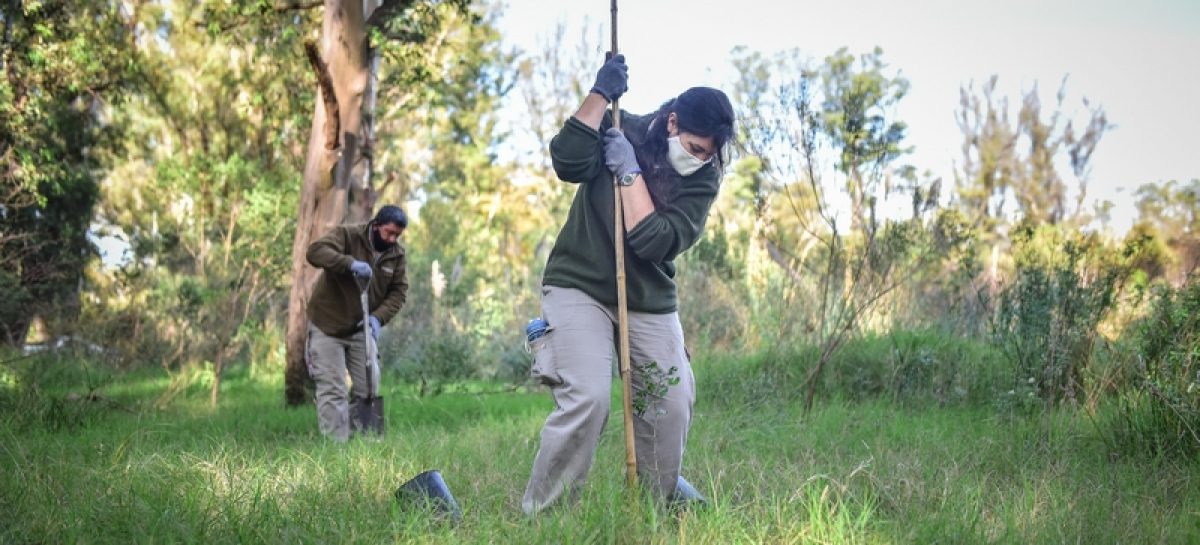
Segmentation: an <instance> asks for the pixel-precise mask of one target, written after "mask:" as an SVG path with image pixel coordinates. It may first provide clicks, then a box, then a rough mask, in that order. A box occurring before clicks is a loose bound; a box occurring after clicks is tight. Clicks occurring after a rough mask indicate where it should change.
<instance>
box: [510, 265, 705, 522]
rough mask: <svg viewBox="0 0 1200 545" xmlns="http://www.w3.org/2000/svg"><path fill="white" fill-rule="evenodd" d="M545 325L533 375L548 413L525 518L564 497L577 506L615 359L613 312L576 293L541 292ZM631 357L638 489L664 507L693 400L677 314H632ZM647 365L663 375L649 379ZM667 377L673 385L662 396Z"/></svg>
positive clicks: (600, 428)
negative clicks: (545, 392) (548, 399)
mask: <svg viewBox="0 0 1200 545" xmlns="http://www.w3.org/2000/svg"><path fill="white" fill-rule="evenodd" d="M542 316H543V317H544V318H545V319H546V321H547V322H549V324H550V328H551V330H550V331H549V332H548V333H547V334H546V335H545V336H543V337H541V338H539V339H537V340H535V341H534V342H533V343H532V344H531V346H530V349H531V351H532V352H533V360H534V361H533V367H532V369H531V372H530V374H531V375H532V376H533V377H534V378H536V379H538V380H540V381H542V383H544V384H546V385H548V386H550V388H551V392H552V393H553V395H554V403H555V409H554V412H552V413H550V416H549V417H548V418H546V423H545V425H544V427H543V428H542V437H541V446H540V447H539V448H538V452H537V456H536V457H535V458H534V460H533V470H532V472H531V475H530V477H529V484H528V485H527V486H526V488H525V496H524V498H523V499H522V500H521V508H522V509H523V510H524V511H525V513H526V514H529V515H533V514H535V513H537V512H538V511H541V510H542V509H544V508H546V507H548V506H550V505H551V504H553V503H554V502H556V501H557V500H559V499H560V498H562V496H563V495H564V494H565V495H567V496H568V501H570V500H574V499H575V498H576V497H577V495H578V492H579V490H580V489H581V488H582V487H583V484H584V482H585V481H586V478H587V474H588V470H589V469H590V468H591V466H592V461H593V458H594V456H595V453H596V446H597V444H598V442H599V440H600V434H601V432H603V431H604V426H605V424H606V423H607V422H608V414H609V405H610V400H611V399H612V398H611V393H612V386H613V380H614V379H613V372H612V369H613V363H612V362H613V354H614V353H615V351H616V350H615V348H614V347H615V342H614V341H615V339H616V328H617V316H616V309H615V308H612V307H607V306H604V305H601V304H600V303H597V302H596V300H594V299H592V298H591V297H589V296H587V295H586V294H584V293H583V292H582V291H580V290H576V289H571V288H560V287H555V286H543V287H542ZM629 354H630V367H631V369H632V373H631V377H632V390H633V400H634V402H635V404H636V403H639V400H640V402H641V404H643V405H644V407H643V409H644V410H642V412H641V414H640V415H639V414H638V412H639V411H638V408H637V407H635V409H634V417H633V424H634V426H633V427H634V448H635V450H636V451H637V467H638V479H639V481H640V482H641V483H642V484H643V485H646V486H649V487H650V488H651V490H653V491H654V492H655V493H656V494H657V495H658V496H660V497H664V498H665V497H667V496H668V495H670V494H671V493H672V492H674V490H675V483H676V480H677V479H678V477H679V469H680V465H681V464H682V461H683V450H684V445H685V444H686V443H687V434H688V427H689V426H690V425H691V420H692V403H693V402H694V401H695V397H696V392H695V383H694V381H693V378H692V369H691V365H690V364H689V363H688V355H687V352H686V351H685V350H684V344H683V328H682V327H681V325H680V323H679V314H678V313H671V314H646V313H640V312H630V313H629ZM650 362H654V363H655V364H657V368H658V369H659V370H661V372H654V371H653V370H651V371H647V370H646V369H645V368H646V366H647V364H649V363H650ZM672 368H674V369H675V371H674V372H673V373H667V372H668V371H669V370H670V369H672ZM670 377H677V378H678V379H679V381H678V384H675V385H670V386H666V388H665V392H664V391H663V388H662V386H665V385H666V383H667V381H668V379H669V378H670ZM660 394H661V395H660Z"/></svg>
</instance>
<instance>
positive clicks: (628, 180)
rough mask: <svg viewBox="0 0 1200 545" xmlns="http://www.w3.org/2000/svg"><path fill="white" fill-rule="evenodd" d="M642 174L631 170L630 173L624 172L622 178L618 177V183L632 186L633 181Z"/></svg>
mask: <svg viewBox="0 0 1200 545" xmlns="http://www.w3.org/2000/svg"><path fill="white" fill-rule="evenodd" d="M641 175H642V173H641V172H629V173H625V174H622V175H621V177H620V178H617V185H619V186H625V187H628V186H631V185H633V181H634V180H636V179H637V177H638V176H641Z"/></svg>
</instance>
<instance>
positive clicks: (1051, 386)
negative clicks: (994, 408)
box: [993, 225, 1126, 404]
mask: <svg viewBox="0 0 1200 545" xmlns="http://www.w3.org/2000/svg"><path fill="white" fill-rule="evenodd" d="M1012 251H1013V261H1014V268H1015V271H1014V273H1013V274H1014V278H1013V280H1012V284H1011V285H1009V286H1007V287H1006V288H1005V289H1004V291H1003V292H1002V293H1001V294H1000V300H999V306H998V308H997V311H996V319H995V322H994V324H993V335H994V336H995V339H996V341H997V343H998V344H999V345H1000V346H1001V347H1002V349H1003V350H1004V354H1005V356H1006V358H1007V359H1008V361H1009V365H1010V368H1011V370H1012V372H1013V379H1012V380H1013V382H1012V384H1013V391H1012V392H1010V394H1011V395H1017V396H1018V397H1020V396H1021V394H1022V393H1032V394H1033V397H1036V399H1037V400H1039V401H1041V402H1042V403H1046V404H1053V403H1057V402H1060V401H1064V400H1069V401H1075V402H1078V401H1080V395H1081V394H1082V393H1083V389H1082V386H1083V377H1082V373H1083V370H1084V369H1086V368H1087V366H1088V364H1089V362H1090V360H1091V358H1092V354H1093V348H1094V345H1095V343H1096V340H1097V337H1098V335H1099V333H1098V331H1097V327H1098V326H1099V324H1100V323H1101V321H1102V320H1104V318H1105V317H1106V316H1107V315H1108V314H1109V313H1110V312H1111V311H1112V310H1113V308H1114V306H1115V304H1116V301H1117V297H1116V296H1117V294H1118V292H1119V290H1120V288H1121V286H1122V285H1123V283H1124V280H1125V277H1126V273H1125V268H1124V265H1123V263H1122V262H1121V261H1120V257H1119V254H1118V253H1116V252H1113V251H1112V249H1111V248H1109V247H1107V246H1106V245H1105V244H1104V243H1103V242H1102V241H1101V240H1100V239H1099V238H1098V237H1097V236H1095V235H1081V234H1078V233H1075V232H1071V231H1067V230H1064V229H1062V228H1059V227H1055V226H1050V225H1043V226H1032V225H1025V226H1022V227H1021V228H1019V229H1018V230H1017V231H1016V233H1015V234H1014V241H1013V250H1012ZM1026 397H1028V396H1026Z"/></svg>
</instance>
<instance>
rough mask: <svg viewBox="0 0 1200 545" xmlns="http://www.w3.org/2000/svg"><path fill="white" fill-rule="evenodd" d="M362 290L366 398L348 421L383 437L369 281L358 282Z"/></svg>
mask: <svg viewBox="0 0 1200 545" xmlns="http://www.w3.org/2000/svg"><path fill="white" fill-rule="evenodd" d="M359 285H360V287H361V288H362V295H361V296H360V297H359V298H360V299H362V311H363V342H364V343H366V345H367V346H366V347H367V368H366V373H365V374H366V375H367V397H366V398H365V399H360V400H358V403H357V404H356V405H354V409H353V413H354V414H351V415H350V421H351V423H353V424H357V426H356V429H361V430H365V431H368V432H371V433H374V434H376V435H380V436H382V435H383V397H381V396H380V395H379V355H378V354H377V353H376V348H377V347H376V346H375V342H374V341H373V340H372V339H371V318H370V316H371V309H370V305H368V296H369V290H368V289H367V288H369V287H370V285H371V281H370V280H367V281H366V283H365V285H364V284H363V283H362V282H360V283H359Z"/></svg>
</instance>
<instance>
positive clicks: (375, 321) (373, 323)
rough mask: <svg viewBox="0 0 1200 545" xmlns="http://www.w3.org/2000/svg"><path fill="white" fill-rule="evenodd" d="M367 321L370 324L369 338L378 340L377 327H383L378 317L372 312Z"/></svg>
mask: <svg viewBox="0 0 1200 545" xmlns="http://www.w3.org/2000/svg"><path fill="white" fill-rule="evenodd" d="M369 322H370V324H371V340H374V341H378V340H379V328H381V327H383V325H382V324H380V323H379V318H376V317H375V315H374V314H372V315H371V318H370V320H369Z"/></svg>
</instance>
